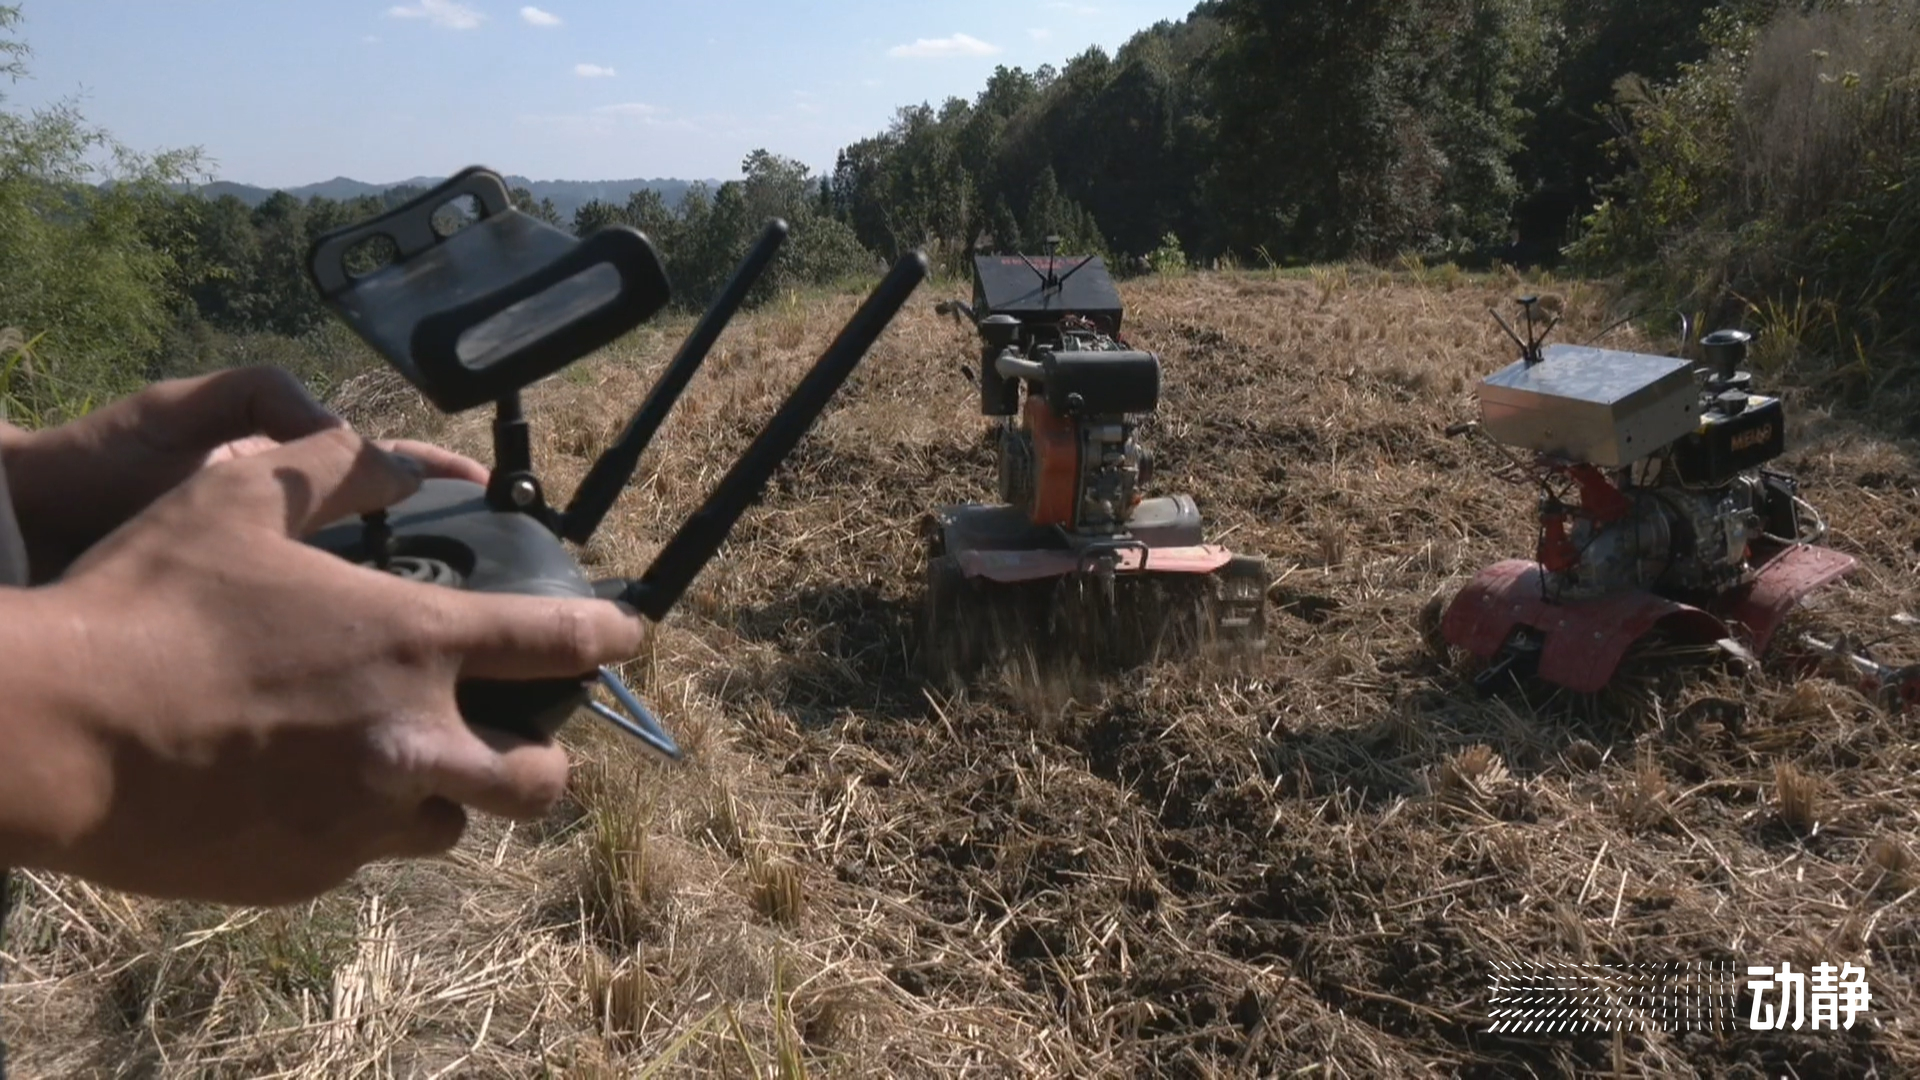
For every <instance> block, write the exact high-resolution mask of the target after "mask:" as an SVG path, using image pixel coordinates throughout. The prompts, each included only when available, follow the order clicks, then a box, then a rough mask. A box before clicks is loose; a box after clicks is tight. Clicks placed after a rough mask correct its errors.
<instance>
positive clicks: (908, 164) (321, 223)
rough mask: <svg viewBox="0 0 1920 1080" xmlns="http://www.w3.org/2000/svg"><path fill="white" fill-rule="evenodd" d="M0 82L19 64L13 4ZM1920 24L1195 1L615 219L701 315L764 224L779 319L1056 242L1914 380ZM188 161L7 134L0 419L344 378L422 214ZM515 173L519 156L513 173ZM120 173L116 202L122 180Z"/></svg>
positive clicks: (584, 211) (1863, 10)
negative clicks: (369, 293)
mask: <svg viewBox="0 0 1920 1080" xmlns="http://www.w3.org/2000/svg"><path fill="white" fill-rule="evenodd" d="M0 32H5V33H6V34H7V35H8V36H7V39H6V40H5V42H4V45H3V46H0V48H3V49H4V52H3V53H0V59H4V61H5V65H6V70H7V71H9V72H10V73H11V74H13V75H15V76H16V77H17V76H18V75H19V74H21V73H23V72H25V71H26V70H27V65H28V64H29V63H30V58H31V53H30V49H29V46H28V43H27V41H26V40H24V34H23V33H22V27H21V12H20V9H19V8H18V7H17V6H14V7H0ZM1917 73H1920V2H1916V0H1876V2H1843V0H1804V2H1800V3H1787V4H1775V3H1767V2H1763V0H1722V2H1711V0H1358V2H1348V0H1342V2H1338V3H1336V2H1334V0H1205V2H1203V3H1200V4H1199V5H1198V6H1196V7H1195V8H1194V9H1193V11H1192V12H1191V13H1190V14H1189V15H1188V16H1187V17H1186V18H1184V19H1182V20H1180V21H1178V22H1171V21H1169V22H1162V23H1160V24H1157V25H1155V26H1152V27H1149V28H1147V29H1145V30H1142V31H1140V32H1139V33H1138V34H1136V35H1134V36H1133V38H1132V39H1131V40H1129V41H1128V42H1127V43H1126V44H1125V45H1124V46H1122V47H1121V48H1120V49H1119V50H1118V51H1117V52H1115V53H1114V54H1113V55H1111V56H1109V55H1107V54H1106V53H1105V52H1104V51H1103V50H1101V49H1098V48H1092V49H1088V50H1087V51H1085V52H1083V53H1081V54H1080V55H1077V56H1074V57H1071V58H1068V59H1066V60H1065V62H1064V63H1062V64H1061V65H1060V66H1059V67H1058V68H1056V67H1054V66H1052V65H1043V66H1041V67H1040V68H1038V69H1037V70H1034V71H1025V70H1022V69H1019V68H1006V67H1000V68H997V69H996V70H995V71H994V72H993V74H992V75H991V76H990V77H989V78H988V79H987V80H986V83H985V85H984V86H982V87H981V88H980V90H979V92H978V93H977V94H976V95H975V96H974V97H973V98H972V100H965V99H962V98H957V97H956V98H951V99H949V100H947V101H944V102H941V103H939V104H938V105H934V104H931V103H920V104H914V105H908V106H905V107H902V108H900V109H898V110H897V112H896V113H895V115H894V117H893V119H892V121H891V123H890V124H889V125H888V126H887V128H886V129H885V130H884V131H879V132H875V133H874V134H873V135H871V136H870V137H868V138H865V139H862V140H860V141H858V142H855V143H853V144H852V145H849V146H846V147H845V148H843V149H842V150H841V151H840V153H839V154H838V157H837V160H836V162H835V164H834V166H833V168H832V170H831V171H830V172H828V173H826V174H823V175H814V174H812V173H811V172H810V170H809V169H808V168H807V167H806V166H804V165H802V164H800V163H799V162H796V161H794V160H791V159H789V158H786V157H783V156H781V155H780V154H778V153H777V152H774V151H771V150H767V149H756V150H754V151H753V152H752V153H751V154H749V155H747V156H746V157H745V159H744V160H743V162H742V165H741V173H740V176H739V177H738V178H737V179H734V180H729V181H726V182H724V183H721V184H719V185H718V187H717V188H711V189H710V188H709V187H708V185H706V184H703V183H696V184H693V185H692V186H691V187H690V188H689V189H688V190H687V192H686V194H685V195H684V197H682V198H681V199H680V200H679V201H678V202H677V203H675V204H672V205H670V204H669V203H668V202H667V201H666V199H665V198H663V197H662V196H661V195H660V194H659V193H658V192H657V191H652V190H641V191H638V192H636V193H635V194H634V195H633V196H632V197H631V198H629V199H628V200H627V201H626V202H624V203H623V204H611V203H607V202H602V201H598V200H595V201H592V202H589V203H587V204H585V205H583V206H581V207H580V208H579V209H578V210H577V211H576V212H575V213H573V215H572V216H571V218H570V219H569V220H562V218H561V216H560V215H559V214H558V213H557V212H556V211H555V209H554V207H553V205H552V203H551V202H550V201H539V200H535V199H534V198H533V197H532V195H531V194H529V193H528V192H526V191H525V190H524V189H519V190H516V199H517V200H518V201H519V203H520V205H521V207H522V208H523V209H525V210H526V211H528V212H529V213H532V214H535V215H536V216H540V217H542V218H543V219H545V220H548V221H549V222H551V223H553V224H556V225H560V226H562V227H566V228H570V229H572V230H573V231H575V232H576V233H584V232H587V231H590V230H592V229H594V228H597V227H599V226H601V225H603V224H607V223H611V222H619V223H626V224H630V225H633V226H635V227H637V228H640V229H641V230H642V231H644V232H646V233H647V234H648V236H649V237H651V238H652V239H653V241H654V242H655V244H656V245H657V246H658V247H659V248H660V250H661V251H662V253H663V256H664V257H665V259H666V261H667V265H668V269H669V273H670V275H671V277H672V279H673V282H674V286H675V290H676V301H677V302H678V303H679V304H680V305H682V306H684V307H690V308H697V307H699V306H700V305H702V304H703V303H704V302H705V301H706V300H707V299H708V298H709V297H710V296H711V295H712V293H713V292H714V290H715V289H717V288H718V286H719V284H720V283H721V282H722V281H723V280H724V276H725V274H726V273H727V271H728V269H729V268H730V267H731V265H732V264H733V262H734V260H735V259H736V258H737V257H738V256H739V255H740V254H741V253H742V252H743V251H744V249H745V247H746V245H747V244H748V243H749V242H750V241H751V239H752V237H753V235H754V233H755V231H756V230H757V228H758V226H759V224H760V223H761V222H762V221H763V220H765V218H766V217H768V216H772V215H780V216H783V217H785V218H787V219H788V221H789V222H790V223H791V224H792V225H793V228H794V232H793V235H794V240H793V242H792V244H791V246H790V248H789V250H788V251H787V252H786V253H784V254H783V255H782V257H781V260H780V263H779V264H778V266H777V267H776V270H775V272H774V274H773V275H772V279H771V281H770V282H769V283H768V285H767V287H766V288H763V289H762V290H761V293H762V298H764V297H765V296H771V295H773V294H774V293H775V292H776V291H778V290H782V289H791V288H793V287H796V286H801V285H827V284H834V283H838V282H841V281H843V280H846V279H849V278H855V277H860V276H862V275H871V274H873V273H874V272H875V268H876V267H878V266H880V265H883V264H884V261H885V260H887V259H890V258H892V257H893V256H895V255H897V254H898V253H899V252H901V251H903V250H906V249H908V248H915V247H918V248H922V249H925V250H927V251H928V252H929V253H930V254H932V255H934V256H935V258H936V259H937V261H938V262H939V265H940V266H941V267H942V268H943V269H946V270H948V271H949V272H957V271H959V270H961V269H962V268H963V267H964V265H965V264H964V260H965V258H966V256H967V255H969V254H970V253H972V252H974V251H982V250H1012V249H1018V248H1022V247H1036V246H1037V245H1039V244H1041V243H1043V242H1044V239H1045V238H1046V237H1048V236H1058V237H1060V238H1061V241H1062V243H1063V245H1064V246H1065V247H1066V248H1068V249H1072V250H1075V251H1087V252H1097V253H1100V254H1103V255H1105V256H1107V257H1108V258H1109V260H1110V261H1111V262H1112V263H1113V265H1114V266H1115V267H1116V269H1119V270H1122V271H1124V272H1146V271H1156V272H1178V271H1180V270H1182V269H1185V268H1187V267H1190V266H1206V267H1239V268H1243V269H1264V270H1271V271H1275V272H1282V271H1284V270H1285V269H1287V268H1290V267H1297V266H1301V265H1306V264H1315V263H1333V262H1364V263H1371V264H1375V265H1384V266H1394V265H1410V264H1414V263H1419V264H1444V263H1453V264H1455V265H1457V266H1459V267H1462V268H1465V269H1470V270H1471V269H1485V268H1488V267H1491V266H1493V265H1495V264H1496V263H1502V264H1506V265H1514V266H1529V267H1551V268H1555V269H1562V270H1563V271H1564V272H1568V273H1577V274H1580V275H1584V276H1590V277H1597V278H1599V277H1604V278H1611V279H1613V280H1616V281H1618V282H1619V283H1620V284H1622V285H1623V286H1624V287H1626V288H1627V289H1629V290H1633V291H1634V294H1635V295H1637V296H1639V297H1641V298H1642V301H1641V306H1642V307H1644V308H1646V309H1647V310H1658V309H1663V308H1664V309H1673V308H1681V309H1685V310H1689V311H1695V312H1699V313H1701V314H1703V315H1706V316H1708V317H1709V318H1711V319H1716V320H1726V319H1743V320H1745V321H1747V322H1749V323H1753V324H1755V325H1756V326H1757V327H1758V328H1760V329H1763V330H1766V331H1769V332H1771V331H1773V330H1775V329H1780V330H1783V331H1784V334H1783V335H1775V336H1776V337H1783V339H1784V338H1790V339H1791V340H1792V343H1793V345H1794V347H1796V348H1802V349H1807V350H1811V351H1813V352H1815V353H1817V354H1819V355H1820V356H1821V357H1823V358H1824V362H1826V363H1828V364H1829V365H1830V366H1831V368H1832V369H1833V370H1834V371H1838V372H1848V371H1852V372H1856V373H1858V372H1861V371H1871V372H1874V373H1875V374H1874V376H1873V378H1874V379H1875V380H1880V381H1876V382H1874V383H1873V385H1871V386H1869V385H1861V384H1859V381H1858V380H1852V381H1850V382H1848V386H1849V388H1851V389H1853V390H1855V391H1856V392H1862V393H1864V392H1871V390H1872V389H1874V388H1876V387H1878V386H1881V385H1882V384H1883V380H1885V379H1886V378H1890V377H1900V378H1904V377H1905V376H1904V374H1901V373H1902V372H1904V370H1905V369H1906V367H1907V365H1905V364H1901V363H1895V364H1893V365H1892V366H1891V367H1889V366H1888V365H1887V364H1885V363H1882V362H1881V360H1882V359H1883V358H1887V357H1893V358H1899V357H1904V356H1906V355H1907V353H1908V351H1910V348H1911V345H1912V342H1913V334H1914V332H1915V329H1916V327H1917V326H1920V300H1916V299H1915V298H1916V296H1920V194H1917V193H1920V184H1917V183H1915V181H1916V179H1920V80H1917ZM202 164H203V163H202V155H201V154H200V152H199V151H198V150H196V149H191V148H187V149H180V150H175V151H167V152H161V153H157V154H137V153H134V152H132V151H130V150H128V149H126V148H125V147H124V146H123V145H122V144H121V143H120V142H119V141H118V139H117V138H116V137H115V135H114V134H112V133H109V132H105V131H102V130H99V129H97V128H95V127H93V126H92V125H90V124H89V123H88V122H87V121H86V120H85V118H84V117H83V116H81V115H80V114H79V112H78V111H77V110H76V109H74V108H72V107H70V106H63V107H57V108H53V109H46V110H38V111H34V112H31V113H20V112H16V111H12V110H8V111H5V112H4V113H0V327H6V328H7V331H6V335H5V337H4V339H0V347H4V348H6V349H7V350H9V352H8V356H9V359H8V360H7V361H5V362H4V363H0V395H4V398H5V401H6V403H7V405H8V407H9V409H10V410H12V412H14V413H15V414H17V415H20V416H24V417H27V418H29V419H31V418H33V417H36V416H44V417H46V418H52V417H54V416H56V415H61V414H65V413H70V412H71V411H73V410H74V409H76V408H84V407H85V406H86V403H88V402H91V401H97V400H99V399H100V398H101V397H102V396H111V395H113V394H116V393H119V392H124V391H125V390H127V389H129V388H131V387H133V386H137V385H139V384H140V383H141V382H144V381H146V380H150V379H153V378H158V377H164V376H167V375H172V374H179V373H184V372H187V371H193V370H202V369H205V368H207V367H210V366H220V365H224V364H228V363H234V362H240V361H243V360H245V361H259V360H261V359H266V360H268V361H270V362H283V363H287V364H290V365H294V366H297V367H298V368H299V369H300V371H301V373H302V374H303V375H304V376H307V377H309V378H313V379H316V380H322V381H324V380H327V379H329V378H331V377H332V375H333V374H334V368H335V367H336V366H337V365H338V364H340V363H344V362H345V359H344V358H345V357H347V356H348V355H349V354H351V352H352V350H351V349H350V348H349V347H348V345H347V343H345V342H344V341H343V340H342V339H340V338H339V336H338V335H337V334H336V333H334V332H333V330H332V328H330V327H329V326H328V320H327V319H326V318H325V317H323V312H322V309H321V308H320V306H319V304H318V302H317V299H316V298H315V296H314V295H313V291H312V289H311V287H310V286H309V285H308V283H307V282H306V281H305V278H304V274H303V271H302V269H301V260H302V257H303V255H304V253H305V251H306V248H307V246H308V245H309V244H310V243H311V242H312V240H313V239H314V237H316V236H317V235H319V234H320V233H322V232H324V231H326V230H328V229H331V228H335V227H337V226H340V225H342V224H345V223H348V222H350V221H353V220H356V219H359V218H362V217H365V216H367V215H369V214H371V213H374V212H376V211H377V210H379V209H380V208H381V207H382V206H383V205H391V204H393V203H394V202H396V201H398V200H403V199H405V198H407V197H409V196H410V195H412V194H417V191H418V189H414V188H405V187H402V188H395V189H392V190H390V191H387V192H385V193H384V194H383V195H382V196H379V197H375V196H362V197H359V198H356V199H352V200H347V201H336V200H332V199H327V198H324V197H318V196H315V197H312V198H309V199H307V200H305V201H301V200H299V199H296V198H294V197H293V196H290V195H287V194H285V193H284V192H282V193H276V194H275V195H274V196H272V197H271V198H268V199H267V200H266V201H264V202H262V203H259V204H258V205H255V206H249V205H248V204H247V203H246V202H243V201H242V200H240V199H239V198H236V197H234V196H233V195H231V194H226V195H222V196H220V197H217V198H206V197H201V196H200V195H199V194H196V193H195V191H196V189H195V187H194V185H193V183H192V181H193V180H194V179H195V178H196V177H197V176H198V175H199V171H200V170H201V168H202ZM500 164H501V165H502V166H513V165H518V164H519V163H500ZM103 167H104V180H105V182H102V179H103Z"/></svg>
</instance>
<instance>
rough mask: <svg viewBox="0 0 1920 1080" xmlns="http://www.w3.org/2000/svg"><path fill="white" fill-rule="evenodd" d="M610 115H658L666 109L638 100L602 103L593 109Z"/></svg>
mask: <svg viewBox="0 0 1920 1080" xmlns="http://www.w3.org/2000/svg"><path fill="white" fill-rule="evenodd" d="M593 111H594V112H597V113H606V114H608V115H611V116H659V115H660V114H661V113H663V112H666V111H667V110H665V109H663V108H661V107H660V106H658V105H648V104H646V103H645V102H640V101H625V102H621V103H620V104H618V105H602V106H600V107H599V108H597V109H595V110H593Z"/></svg>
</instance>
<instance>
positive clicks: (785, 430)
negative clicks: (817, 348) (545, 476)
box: [620, 251, 928, 622]
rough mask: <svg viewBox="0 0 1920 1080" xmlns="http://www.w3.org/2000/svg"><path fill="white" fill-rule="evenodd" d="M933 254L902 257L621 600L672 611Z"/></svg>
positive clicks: (658, 616) (657, 616)
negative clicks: (928, 256)
mask: <svg viewBox="0 0 1920 1080" xmlns="http://www.w3.org/2000/svg"><path fill="white" fill-rule="evenodd" d="M927 269H928V267H927V257H926V255H924V254H922V253H921V252H918V251H913V252H909V253H907V254H905V255H902V256H901V257H900V259H899V261H897V262H895V263H894V264H893V269H892V270H890V271H888V272H887V276H886V277H885V278H883V279H881V282H880V284H879V285H877V286H875V288H874V290H873V292H872V294H871V295H869V296H868V297H867V299H866V302H865V303H863V304H861V305H860V309H859V310H858V311H856V312H854V314H853V318H852V319H850V320H848V322H847V325H846V326H845V328H843V329H842V330H841V331H840V336H839V337H837V338H835V339H834V342H833V344H831V345H829V346H827V351H826V352H825V353H823V354H822V355H821V357H820V360H819V361H818V362H817V363H815V364H814V366H813V369H812V370H811V371H809V372H807V375H806V377H805V378H804V379H802V380H801V381H800V385H799V386H797V387H795V388H794V390H793V393H792V394H790V395H788V397H787V400H786V401H785V403H783V404H782V405H781V406H780V409H779V411H778V412H776V413H774V415H773V417H772V418H771V419H769V420H768V421H767V424H766V426H765V427H763V428H761V429H760V434H759V435H757V436H756V437H755V438H754V440H753V443H752V445H750V446H748V447H747V450H746V452H745V453H743V454H741V455H740V460H738V461H736V462H734V463H733V468H731V469H729V470H728V471H727V475H726V476H725V477H724V478H723V479H722V480H721V481H720V484H719V486H717V487H715V488H714V489H713V493H712V494H711V495H710V496H708V498H707V501H706V504H705V505H703V506H702V507H701V508H700V509H699V510H696V511H694V513H693V516H691V517H689V518H688V519H687V520H686V522H685V523H683V524H682V525H681V526H680V530H679V531H678V532H676V533H674V535H673V538H672V539H670V540H668V541H667V543H666V546H665V547H663V548H661V549H660V552H659V554H658V555H656V556H655V557H654V560H653V563H652V565H650V566H648V567H647V572H646V573H645V574H644V575H643V576H642V577H641V578H640V579H639V580H638V581H634V582H631V583H630V584H628V586H627V588H626V589H625V590H624V591H623V592H622V594H621V597H620V598H621V600H623V601H624V602H625V603H627V604H629V605H631V606H632V607H634V608H636V609H638V610H639V611H640V612H641V614H643V615H646V616H647V617H648V618H650V619H652V620H653V621H655V622H659V621H660V620H662V619H664V618H665V617H666V614H667V612H668V611H670V610H672V608H673V605H674V604H675V603H676V602H678V601H679V599H680V594H681V593H683V592H685V591H686V589H687V586H688V585H690V584H692V583H693V579H694V578H695V577H697V576H699V573H700V571H701V569H702V568H703V567H705V566H706V564H707V561H708V560H709V559H711V558H713V556H714V553H716V552H717V551H719V550H720V545H722V544H724V543H725V542H726V539H727V534H728V533H730V532H732V531H733V526H734V523H735V522H737V521H738V520H739V519H740V515H741V514H743V513H745V512H746V510H747V507H748V506H751V505H752V504H753V502H754V500H756V499H758V498H759V497H760V492H761V489H762V488H763V487H765V486H766V483H767V481H768V480H769V479H770V478H771V477H772V476H773V474H774V471H775V470H777V469H778V468H779V467H780V464H781V462H783V461H785V460H786V457H787V455H788V454H790V453H792V452H793V448H794V446H795V445H797V444H798V443H799V442H800V438H801V436H803V435H805V434H806V432H807V429H808V428H809V427H811V426H812V425H813V422H814V420H815V419H817V418H818V417H819V415H820V414H821V412H823V411H825V409H826V407H827V403H828V402H829V401H830V400H832V398H833V395H834V393H835V391H837V390H839V388H840V384H842V383H844V382H845V381H846V379H847V376H848V375H850V374H852V373H853V369H854V367H855V366H856V365H858V364H859V363H860V360H861V358H862V357H864V356H866V354H867V350H868V349H871V348H872V347H873V343H874V342H875V341H878V340H879V338H880V335H881V334H882V333H883V332H884V331H885V330H886V328H887V325H888V323H890V322H892V320H893V317H894V316H895V315H896V314H898V313H899V311H900V309H901V308H902V307H903V306H905V304H906V302H907V299H908V297H910V296H912V295H913V290H915V289H916V288H919V286H920V282H922V281H924V280H925V279H926V276H927Z"/></svg>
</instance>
